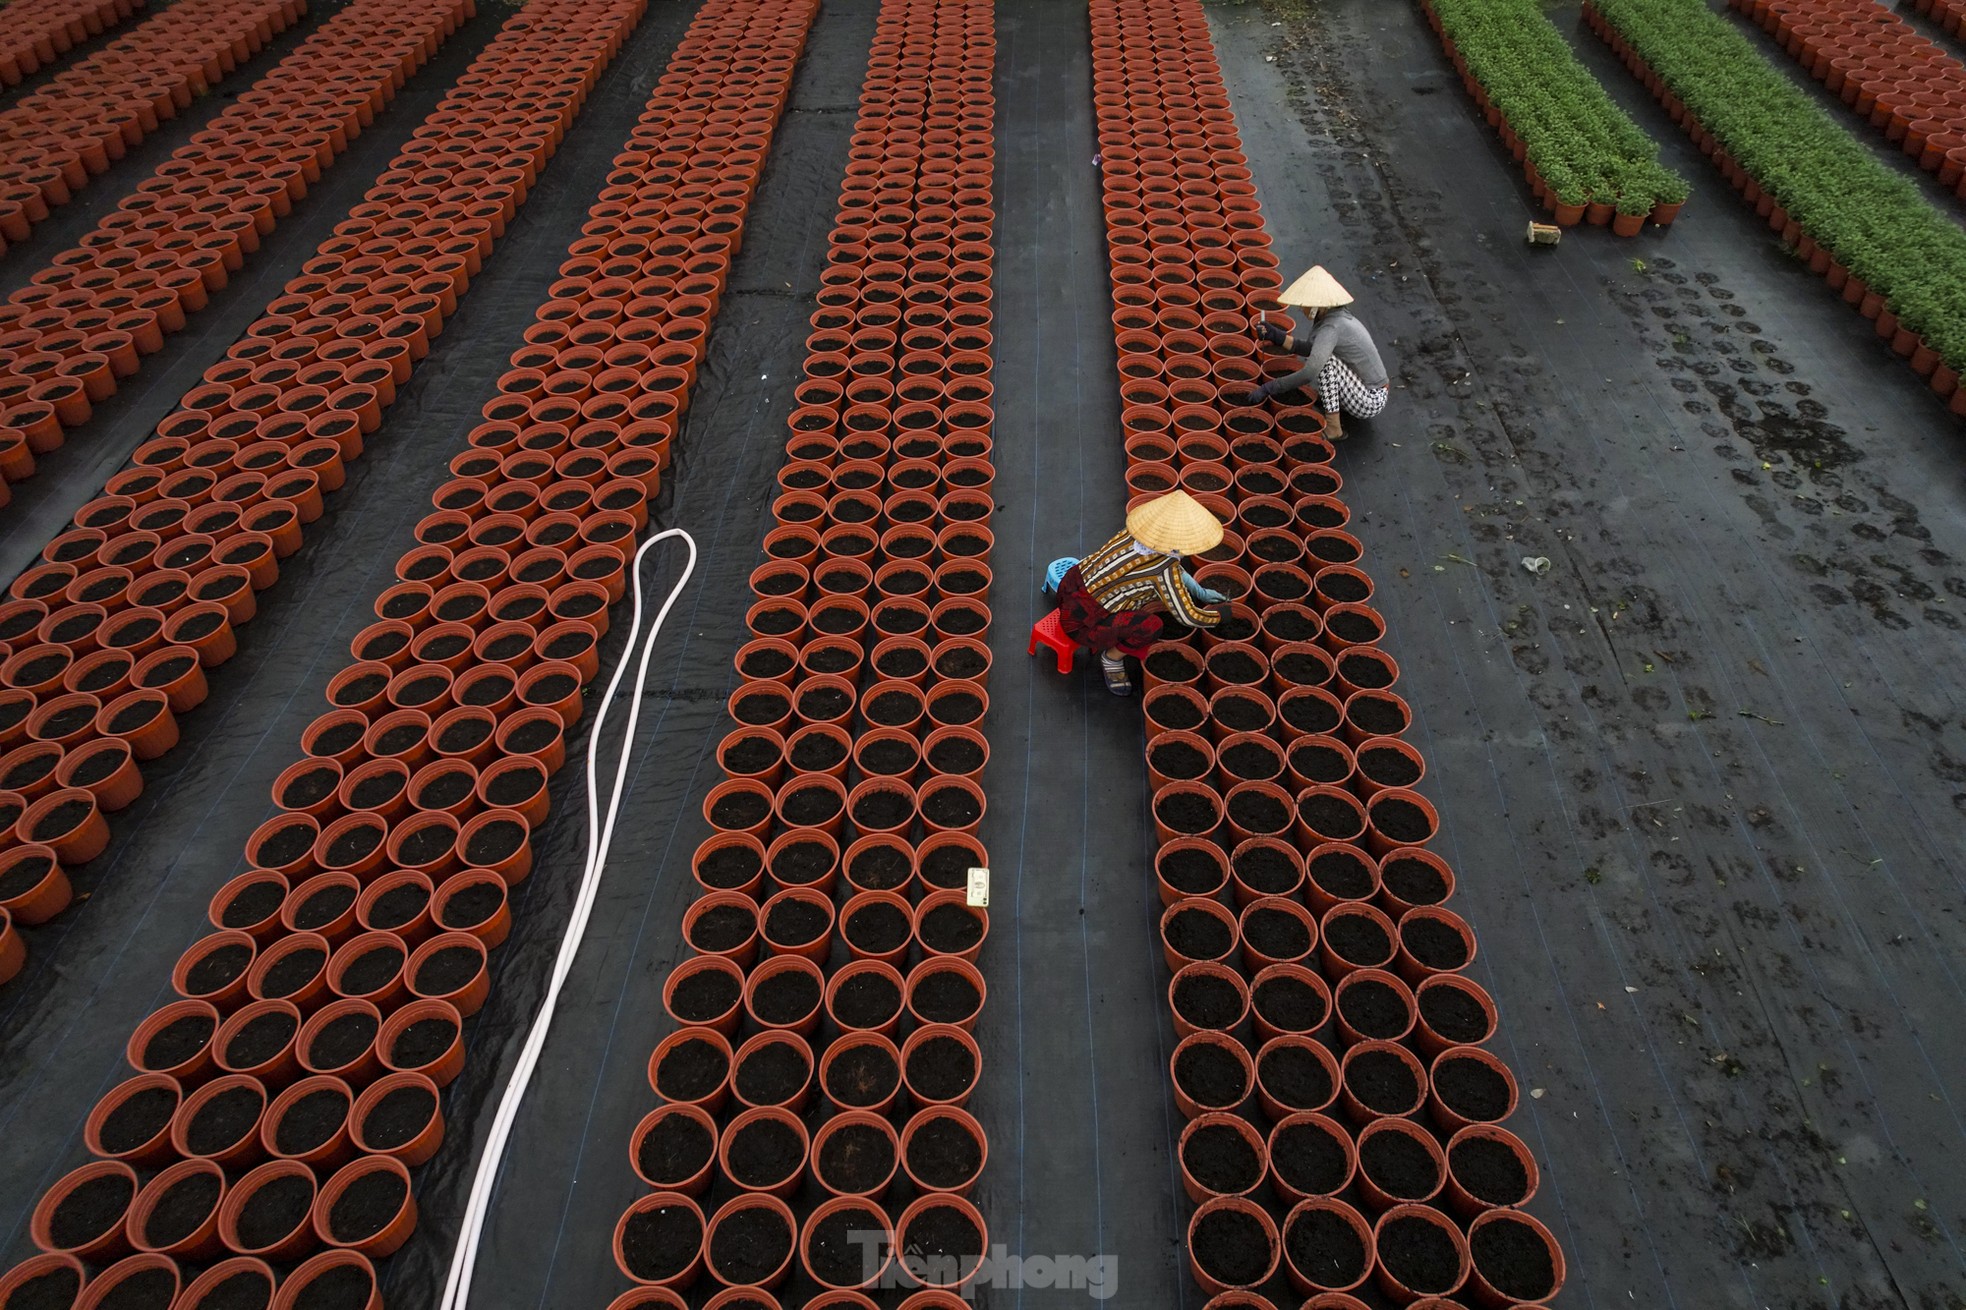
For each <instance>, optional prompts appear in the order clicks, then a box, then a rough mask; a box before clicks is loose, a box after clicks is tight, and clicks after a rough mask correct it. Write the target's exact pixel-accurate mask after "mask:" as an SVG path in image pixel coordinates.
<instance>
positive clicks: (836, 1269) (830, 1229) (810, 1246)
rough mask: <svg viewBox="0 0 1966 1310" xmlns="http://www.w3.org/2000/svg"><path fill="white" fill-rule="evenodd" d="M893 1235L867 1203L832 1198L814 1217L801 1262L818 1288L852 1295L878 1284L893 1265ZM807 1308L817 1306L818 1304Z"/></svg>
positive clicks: (802, 1245)
mask: <svg viewBox="0 0 1966 1310" xmlns="http://www.w3.org/2000/svg"><path fill="white" fill-rule="evenodd" d="M893 1252H894V1232H893V1229H892V1228H891V1226H890V1225H889V1223H888V1218H887V1215H886V1214H885V1213H884V1212H883V1211H882V1210H881V1208H880V1207H879V1206H877V1205H875V1204H874V1203H873V1202H871V1201H867V1200H863V1199H861V1198H859V1197H849V1196H842V1197H835V1198H833V1199H832V1200H830V1201H827V1202H826V1203H824V1204H823V1205H821V1206H820V1207H819V1208H818V1209H817V1210H814V1211H813V1212H812V1217H811V1218H809V1219H808V1220H807V1221H806V1227H805V1234H804V1236H803V1238H802V1239H801V1240H800V1245H799V1257H800V1260H801V1261H802V1262H803V1263H804V1265H805V1268H806V1272H807V1273H809V1274H811V1275H812V1277H813V1279H814V1280H815V1281H816V1282H818V1283H819V1284H820V1285H821V1286H824V1287H831V1288H844V1289H851V1288H857V1287H870V1286H872V1285H874V1284H875V1283H876V1282H878V1281H880V1278H881V1275H882V1273H883V1272H884V1271H885V1270H886V1269H887V1267H888V1264H889V1262H890V1261H891V1260H892V1259H893ZM809 1304H818V1303H817V1302H813V1303H809Z"/></svg>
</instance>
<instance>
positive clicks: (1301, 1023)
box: [1249, 964, 1331, 1041]
mask: <svg viewBox="0 0 1966 1310" xmlns="http://www.w3.org/2000/svg"><path fill="white" fill-rule="evenodd" d="M1249 1008H1250V1011H1251V1013H1252V1014H1253V1015H1254V1016H1255V1020H1256V1034H1257V1036H1259V1037H1261V1038H1262V1039H1263V1040H1264V1041H1268V1040H1269V1039H1271V1038H1272V1037H1277V1036H1280V1035H1282V1034H1284V1033H1296V1034H1305V1035H1308V1034H1310V1033H1314V1032H1316V1031H1317V1030H1318V1029H1319V1028H1322V1027H1323V1026H1324V1021H1325V1020H1326V1019H1328V1018H1330V1017H1331V992H1330V990H1329V989H1328V988H1327V987H1326V986H1325V983H1324V979H1322V978H1320V977H1319V976H1318V975H1317V974H1315V973H1312V972H1311V971H1310V970H1309V969H1306V968H1304V967H1302V966H1301V965H1295V964H1276V965H1271V966H1270V967H1269V968H1267V969H1265V970H1263V971H1262V972H1261V973H1259V974H1257V975H1256V978H1255V980H1254V981H1253V982H1251V983H1250V986H1249Z"/></svg>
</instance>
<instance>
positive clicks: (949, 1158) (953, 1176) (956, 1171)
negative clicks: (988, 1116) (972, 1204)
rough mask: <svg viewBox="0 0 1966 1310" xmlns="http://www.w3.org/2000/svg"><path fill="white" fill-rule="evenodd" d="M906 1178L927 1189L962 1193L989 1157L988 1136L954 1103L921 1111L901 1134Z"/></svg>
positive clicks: (980, 1172) (974, 1180)
mask: <svg viewBox="0 0 1966 1310" xmlns="http://www.w3.org/2000/svg"><path fill="white" fill-rule="evenodd" d="M901 1152H902V1158H903V1161H904V1163H905V1166H906V1168H907V1171H908V1177H909V1178H911V1179H913V1180H914V1182H915V1185H916V1186H917V1187H919V1188H921V1189H922V1190H923V1191H927V1192H948V1193H953V1194H955V1195H958V1196H960V1195H965V1194H967V1193H968V1191H969V1189H970V1188H971V1187H972V1186H974V1185H975V1183H976V1179H977V1178H978V1177H979V1176H980V1175H981V1174H982V1172H983V1164H984V1161H986V1160H987V1159H988V1158H989V1154H990V1146H989V1139H988V1138H987V1137H985V1136H984V1133H983V1127H982V1125H981V1124H979V1123H977V1121H976V1120H975V1119H974V1118H972V1117H971V1116H970V1115H969V1113H968V1112H967V1111H964V1110H959V1109H956V1108H954V1107H953V1106H937V1107H933V1108H930V1109H927V1110H923V1111H922V1112H921V1113H919V1114H917V1115H916V1116H915V1117H914V1118H913V1119H911V1120H909V1121H908V1126H907V1129H906V1130H905V1131H904V1132H903V1133H902V1137H901Z"/></svg>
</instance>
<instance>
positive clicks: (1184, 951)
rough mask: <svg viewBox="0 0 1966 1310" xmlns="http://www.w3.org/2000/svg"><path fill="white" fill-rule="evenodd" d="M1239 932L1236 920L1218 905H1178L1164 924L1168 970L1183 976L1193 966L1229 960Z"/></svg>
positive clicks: (1205, 902) (1163, 944) (1194, 902)
mask: <svg viewBox="0 0 1966 1310" xmlns="http://www.w3.org/2000/svg"><path fill="white" fill-rule="evenodd" d="M1236 930H1237V924H1236V920H1235V919H1234V917H1232V916H1231V915H1230V914H1229V912H1228V911H1227V910H1226V909H1224V908H1223V907H1222V906H1221V905H1219V904H1217V903H1216V902H1214V901H1210V900H1200V899H1195V900H1184V901H1176V902H1175V903H1174V904H1173V905H1171V906H1169V907H1168V908H1167V910H1166V911H1165V912H1164V913H1163V914H1162V915H1161V921H1160V933H1161V949H1162V954H1163V955H1164V956H1165V957H1166V959H1167V967H1168V968H1170V969H1172V970H1174V971H1176V972H1179V971H1180V970H1181V969H1183V968H1185V967H1187V966H1188V965H1190V964H1198V963H1201V964H1206V963H1218V962H1221V961H1225V960H1227V959H1228V958H1229V956H1230V954H1231V953H1232V952H1233V951H1234V950H1235V948H1236Z"/></svg>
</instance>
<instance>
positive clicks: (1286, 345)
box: [1245, 264, 1391, 441]
mask: <svg viewBox="0 0 1966 1310" xmlns="http://www.w3.org/2000/svg"><path fill="white" fill-rule="evenodd" d="M1277 300H1278V301H1280V302H1281V303H1282V304H1284V305H1287V306H1292V307H1295V308H1298V309H1307V310H1309V311H1310V312H1311V330H1310V331H1309V332H1308V333H1305V332H1295V333H1293V332H1291V331H1290V330H1289V328H1288V326H1287V325H1286V324H1282V323H1262V324H1259V325H1258V326H1257V329H1256V334H1257V335H1258V336H1260V337H1262V338H1263V340H1264V341H1266V342H1268V343H1269V344H1270V345H1272V346H1276V347H1278V348H1279V349H1281V350H1284V351H1286V352H1288V353H1290V354H1292V355H1302V356H1303V357H1304V366H1303V367H1302V368H1301V369H1299V370H1297V372H1295V373H1292V374H1291V375H1290V376H1289V377H1282V378H1277V379H1275V380H1273V381H1270V382H1265V383H1264V384H1263V385H1262V386H1260V387H1258V388H1256V390H1255V391H1253V392H1251V393H1250V395H1249V398H1248V400H1247V401H1246V402H1245V403H1247V404H1251V405H1260V404H1262V403H1263V402H1264V401H1266V400H1269V399H1271V398H1272V397H1275V396H1278V395H1281V394H1282V393H1284V392H1286V391H1292V390H1298V389H1302V390H1305V391H1315V392H1317V407H1318V408H1319V409H1321V410H1323V411H1324V435H1325V437H1326V438H1327V439H1329V440H1331V441H1343V440H1344V439H1345V419H1344V416H1345V415H1346V414H1350V415H1351V416H1352V417H1354V418H1377V417H1378V416H1379V412H1380V411H1381V410H1383V409H1385V407H1386V398H1387V396H1388V395H1390V394H1391V391H1390V389H1389V387H1388V385H1387V380H1386V366H1385V364H1383V363H1382V362H1380V359H1379V348H1378V347H1377V346H1375V345H1373V344H1372V334H1371V333H1370V332H1367V331H1366V330H1365V324H1363V323H1361V322H1359V321H1358V320H1357V319H1356V318H1354V317H1352V311H1351V310H1349V309H1347V308H1345V306H1347V305H1349V304H1351V303H1352V296H1351V293H1350V292H1349V291H1347V290H1345V288H1343V287H1342V286H1339V285H1338V279H1337V278H1335V277H1333V276H1331V274H1329V273H1327V272H1325V271H1324V266H1323V265H1322V264H1320V265H1318V266H1317V267H1316V268H1314V269H1312V270H1311V271H1310V272H1308V273H1306V274H1304V276H1302V277H1300V278H1298V279H1297V280H1296V281H1295V282H1293V283H1291V284H1290V285H1289V286H1288V287H1286V288H1284V290H1283V291H1282V292H1281V293H1280V294H1279V295H1278V296H1277Z"/></svg>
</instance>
